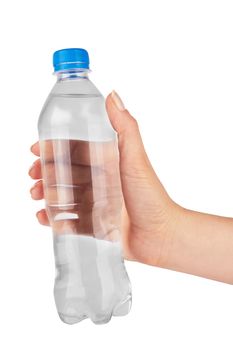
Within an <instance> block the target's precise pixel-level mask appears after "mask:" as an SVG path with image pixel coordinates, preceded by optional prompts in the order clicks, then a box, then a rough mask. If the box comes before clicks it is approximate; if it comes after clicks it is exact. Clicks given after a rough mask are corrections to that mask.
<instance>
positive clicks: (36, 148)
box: [31, 141, 40, 157]
mask: <svg viewBox="0 0 233 350" xmlns="http://www.w3.org/2000/svg"><path fill="white" fill-rule="evenodd" d="M31 152H32V153H33V154H35V156H38V157H39V156H40V145H39V142H38V141H37V142H36V143H34V144H33V145H32V147H31Z"/></svg>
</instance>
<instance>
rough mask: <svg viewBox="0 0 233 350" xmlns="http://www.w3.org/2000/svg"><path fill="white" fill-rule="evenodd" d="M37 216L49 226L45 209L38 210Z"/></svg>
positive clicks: (42, 223) (42, 222) (40, 221)
mask: <svg viewBox="0 0 233 350" xmlns="http://www.w3.org/2000/svg"><path fill="white" fill-rule="evenodd" d="M36 217H37V219H38V221H39V223H40V224H41V225H45V226H49V219H48V216H47V213H46V211H45V209H41V210H40V211H38V212H37V213H36Z"/></svg>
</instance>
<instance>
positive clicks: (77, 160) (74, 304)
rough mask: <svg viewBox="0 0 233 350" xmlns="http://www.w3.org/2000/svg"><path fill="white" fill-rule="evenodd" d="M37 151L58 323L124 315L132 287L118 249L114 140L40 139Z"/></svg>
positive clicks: (101, 320) (118, 194)
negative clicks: (50, 236) (50, 231)
mask: <svg viewBox="0 0 233 350" xmlns="http://www.w3.org/2000/svg"><path fill="white" fill-rule="evenodd" d="M40 149H41V162H42V173H43V181H44V195H45V199H46V208H47V213H48V216H49V220H50V224H51V226H52V229H53V233H54V252H55V262H56V271H57V276H56V280H55V286H54V295H55V302H56V306H57V310H58V313H59V315H60V317H61V319H62V320H63V321H64V322H66V323H70V324H72V323H76V322H79V321H81V320H82V319H84V318H91V319H92V321H93V322H95V323H105V322H107V321H109V320H110V318H111V316H112V315H116V316H117V315H124V314H126V313H128V312H129V309H130V305H131V288H130V282H129V279H128V276H127V272H126V270H125V267H124V263H123V258H122V250H121V245H120V234H119V232H120V229H119V225H120V215H121V206H122V195H121V184H120V177H119V165H118V152H117V143H116V141H115V140H113V141H108V142H87V141H80V140H64V139H55V140H44V141H40Z"/></svg>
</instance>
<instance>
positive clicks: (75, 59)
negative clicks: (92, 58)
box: [53, 49, 89, 72]
mask: <svg viewBox="0 0 233 350" xmlns="http://www.w3.org/2000/svg"><path fill="white" fill-rule="evenodd" d="M53 66H54V71H55V72H58V71H63V70H70V69H80V68H84V69H89V55H88V52H87V51H86V50H84V49H63V50H58V51H55V52H54V54H53Z"/></svg>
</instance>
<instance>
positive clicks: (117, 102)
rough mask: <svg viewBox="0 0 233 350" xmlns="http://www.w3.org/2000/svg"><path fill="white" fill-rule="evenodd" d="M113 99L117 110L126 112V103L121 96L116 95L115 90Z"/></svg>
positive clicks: (112, 94) (112, 95)
mask: <svg viewBox="0 0 233 350" xmlns="http://www.w3.org/2000/svg"><path fill="white" fill-rule="evenodd" d="M111 97H112V99H113V102H114V103H115V106H116V108H117V109H118V110H119V111H121V112H123V111H124V110H125V106H124V103H123V102H122V99H121V98H120V96H119V95H118V93H116V91H115V90H113V91H112V93H111Z"/></svg>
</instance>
